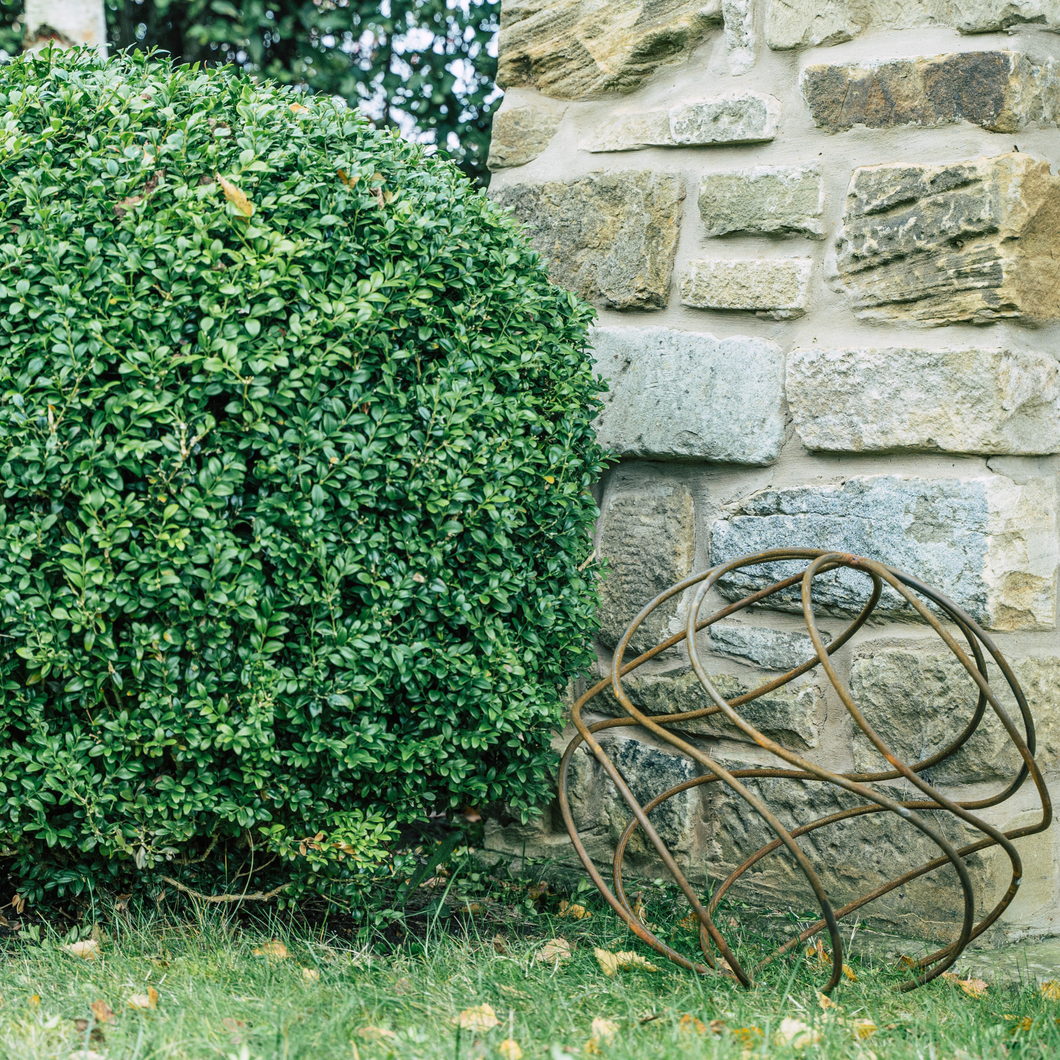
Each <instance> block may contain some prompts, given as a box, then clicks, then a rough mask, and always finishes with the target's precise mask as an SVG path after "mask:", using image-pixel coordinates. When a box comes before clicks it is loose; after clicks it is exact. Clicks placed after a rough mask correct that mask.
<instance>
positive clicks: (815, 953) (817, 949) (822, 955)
mask: <svg viewBox="0 0 1060 1060" xmlns="http://www.w3.org/2000/svg"><path fill="white" fill-rule="evenodd" d="M806 960H808V961H809V962H810V964H811V965H816V966H817V967H818V968H827V967H828V965H830V964H831V963H832V958H831V956H830V955H829V953H828V950H826V949H825V948H824V943H823V942H822V941H821V940H820V939H814V940H813V942H811V943H810V945H809V946H808V947H807V949H806Z"/></svg>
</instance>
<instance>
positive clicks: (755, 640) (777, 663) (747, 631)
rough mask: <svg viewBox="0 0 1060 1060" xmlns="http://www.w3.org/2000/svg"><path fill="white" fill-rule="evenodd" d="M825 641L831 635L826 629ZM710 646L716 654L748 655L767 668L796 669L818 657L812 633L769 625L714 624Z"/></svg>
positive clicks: (823, 633)
mask: <svg viewBox="0 0 1060 1060" xmlns="http://www.w3.org/2000/svg"><path fill="white" fill-rule="evenodd" d="M821 636H822V637H823V639H824V642H825V644H828V643H829V642H830V641H831V639H832V638H831V636H830V635H829V634H828V633H825V632H824V631H823V630H822V632H821ZM710 650H711V651H712V652H713V653H714V654H716V655H732V656H734V657H735V658H737V659H747V660H748V661H749V662H753V663H754V664H755V665H756V666H761V667H762V668H763V669H765V670H773V671H775V672H777V673H783V672H786V671H787V670H794V669H795V667H796V666H801V665H802V664H803V663H804V662H807V661H808V660H809V659H815V658H816V657H817V652H816V651H815V650H814V647H813V641H812V640H810V635H809V634H808V633H793V632H791V631H790V630H782V629H769V628H768V627H766V626H741V625H737V624H736V623H732V622H719V623H717V624H716V625H713V626H711V627H710Z"/></svg>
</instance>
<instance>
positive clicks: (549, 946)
mask: <svg viewBox="0 0 1060 1060" xmlns="http://www.w3.org/2000/svg"><path fill="white" fill-rule="evenodd" d="M537 956H538V959H539V960H542V961H565V960H568V959H569V958H570V943H569V942H568V941H567V940H566V939H564V938H554V939H550V940H549V941H548V942H546V943H545V944H544V946H542V947H541V949H539V950H538V951H537Z"/></svg>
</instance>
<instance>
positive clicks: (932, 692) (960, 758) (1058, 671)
mask: <svg viewBox="0 0 1060 1060" xmlns="http://www.w3.org/2000/svg"><path fill="white" fill-rule="evenodd" d="M940 648H941V649H942V650H941V651H940V650H939V649H940ZM862 651H863V652H865V649H862ZM1009 662H1010V663H1011V665H1012V668H1013V671H1014V672H1015V674H1016V679H1017V681H1019V683H1020V686H1021V688H1022V689H1023V692H1024V695H1025V696H1026V697H1027V702H1028V704H1029V706H1030V708H1031V713H1032V714H1033V715H1034V725H1035V732H1036V734H1037V738H1038V746H1037V750H1036V752H1035V757H1036V758H1037V760H1038V762H1039V764H1040V765H1042V766H1043V767H1044V768H1049V764H1050V763H1055V762H1056V760H1057V756H1058V755H1060V715H1058V712H1057V709H1056V706H1057V704H1058V703H1060V658H1058V657H1056V656H1055V655H1054V656H1043V657H1038V658H1023V659H1020V658H1009ZM989 676H990V682H991V687H992V688H993V689H994V691H995V692H996V694H997V696H998V699H999V701H1000V702H1001V705H1002V706H1003V707H1004V709H1005V711H1006V712H1007V713H1008V715H1009V716H1010V717H1011V718H1012V720H1013V721H1014V722H1015V723H1016V727H1017V729H1018V730H1019V731H1020V732H1021V733H1023V734H1024V735H1026V733H1025V731H1024V728H1023V721H1022V718H1021V717H1020V713H1019V708H1018V706H1017V705H1016V700H1015V697H1014V696H1013V695H1012V692H1011V690H1010V689H1009V687H1008V685H1007V684H1006V683H1005V679H1004V677H1003V676H1002V675H1001V673H1000V671H999V670H998V669H997V667H996V666H993V665H990V667H989ZM850 690H851V693H852V694H853V696H854V701H855V703H857V704H858V707H859V709H860V710H861V711H862V713H863V714H864V715H865V717H866V719H867V720H868V722H869V724H870V725H872V727H873V728H874V729H875V730H876V732H877V733H878V734H879V735H880V737H881V738H882V739H883V740H884V741H885V742H886V743H888V744H889V745H890V747H891V748H892V749H893V750H894V751H895V752H896V753H897V754H898V757H899V758H901V759H902V760H903V761H904V762H905V763H906V764H908V765H913V764H915V763H916V762H920V761H923V759H925V758H928V757H930V756H931V755H933V754H935V753H936V752H937V751H941V750H942V749H943V748H944V747H946V746H947V745H948V744H950V743H952V742H953V740H954V739H956V738H957V736H959V735H960V733H961V732H962V731H963V730H964V727H965V726H966V725H967V723H968V722H969V721H970V720H971V718H972V715H973V714H974V712H975V705H976V702H977V700H978V698H979V690H978V688H977V686H976V685H975V684H974V683H973V681H972V679H971V678H970V677H969V676H968V674H967V671H966V670H965V669H964V667H963V666H962V665H961V664H960V663H959V662H958V661H957V660H956V659H955V658H954V657H953V655H952V654H951V653H949V652H947V651H946V650H945V648H944V647H943V646H942V645H941V642H928V644H926V645H924V644H916V645H911V646H909V647H893V648H880V649H877V650H871V649H870V650H868V651H867V652H865V653H864V654H861V655H860V656H859V657H858V658H857V659H855V660H854V664H853V666H852V667H851V672H850ZM1022 761H1023V760H1022V759H1021V758H1020V756H1019V754H1018V752H1017V751H1016V749H1015V748H1014V747H1013V745H1012V743H1011V741H1010V740H1009V739H1008V736H1007V735H1006V733H1005V730H1004V728H1003V726H1002V724H1001V722H1000V720H999V719H998V718H997V716H996V715H995V714H994V712H993V710H992V709H991V707H990V706H989V704H988V705H987V708H986V717H984V719H983V721H982V722H981V724H980V726H979V728H978V729H977V730H976V733H975V735H974V736H972V738H971V739H970V740H969V741H968V742H967V743H966V744H965V745H964V747H963V748H962V749H961V750H960V751H959V752H958V753H957V754H956V755H954V756H953V757H952V758H951V759H948V760H947V761H945V762H943V763H942V764H941V765H939V766H935V767H934V768H933V769H930V770H928V771H927V772H926V776H927V778H928V779H929V780H930V781H931V782H935V781H938V782H939V783H943V784H945V783H949V784H969V783H972V782H974V781H984V780H985V781H999V780H1003V779H1008V780H1011V779H1012V778H1013V777H1015V775H1016V773H1017V772H1018V771H1019V768H1020V765H1021V764H1022ZM854 768H855V769H858V770H860V771H862V772H865V773H871V772H881V771H883V770H885V769H889V768H890V767H889V766H888V765H887V764H886V762H885V760H884V759H883V757H882V756H881V755H880V754H879V752H878V751H877V750H876V749H875V748H874V747H873V746H872V745H871V744H870V743H869V741H868V739H867V738H866V737H865V736H864V735H863V734H862V733H861V731H860V730H858V729H856V728H855V730H854Z"/></svg>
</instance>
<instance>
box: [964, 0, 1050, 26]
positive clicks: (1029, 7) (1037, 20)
mask: <svg viewBox="0 0 1060 1060" xmlns="http://www.w3.org/2000/svg"><path fill="white" fill-rule="evenodd" d="M953 11H954V16H955V18H954V22H955V24H956V26H957V28H958V29H959V30H960V31H961V32H962V33H991V32H996V31H997V30H1003V29H1009V28H1010V27H1012V26H1018V25H1021V24H1028V23H1029V24H1032V25H1039V26H1043V27H1045V28H1049V29H1055V28H1056V27H1058V26H1060V4H1058V3H1057V2H1056V0H954V2H953Z"/></svg>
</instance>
